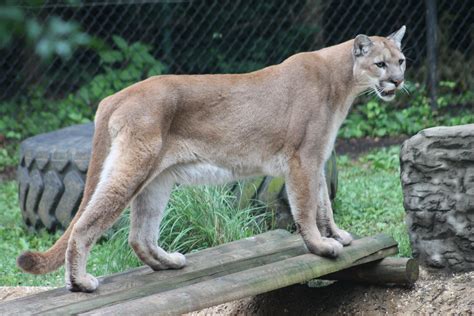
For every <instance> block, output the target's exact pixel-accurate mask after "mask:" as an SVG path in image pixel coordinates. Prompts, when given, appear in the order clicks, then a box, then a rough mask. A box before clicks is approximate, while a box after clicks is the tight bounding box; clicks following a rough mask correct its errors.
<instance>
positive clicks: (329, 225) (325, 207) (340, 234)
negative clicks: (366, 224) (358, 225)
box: [317, 169, 353, 246]
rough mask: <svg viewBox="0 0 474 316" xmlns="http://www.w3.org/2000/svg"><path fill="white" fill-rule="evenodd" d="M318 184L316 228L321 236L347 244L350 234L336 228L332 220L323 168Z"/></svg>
mask: <svg viewBox="0 0 474 316" xmlns="http://www.w3.org/2000/svg"><path fill="white" fill-rule="evenodd" d="M319 186H320V191H319V193H320V200H319V208H318V214H317V224H318V228H319V229H320V230H321V233H322V234H323V236H328V237H333V238H334V239H336V240H337V241H339V242H340V243H341V244H342V245H344V246H347V245H349V244H350V243H351V242H352V240H353V238H352V236H351V234H349V233H348V232H346V231H345V230H342V229H340V228H338V227H337V225H336V222H335V221H334V215H333V211H332V205H331V199H330V198H329V192H328V187H327V184H326V176H325V174H324V169H323V171H322V172H321V178H320V182H319Z"/></svg>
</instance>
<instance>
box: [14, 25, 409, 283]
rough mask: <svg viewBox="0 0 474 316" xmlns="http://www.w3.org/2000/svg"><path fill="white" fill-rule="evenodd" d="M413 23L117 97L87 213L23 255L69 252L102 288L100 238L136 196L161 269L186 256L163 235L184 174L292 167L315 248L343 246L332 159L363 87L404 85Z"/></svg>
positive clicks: (134, 209)
mask: <svg viewBox="0 0 474 316" xmlns="http://www.w3.org/2000/svg"><path fill="white" fill-rule="evenodd" d="M404 34H405V26H403V27H402V28H400V29H399V30H398V31H396V32H395V33H393V34H391V35H390V36H388V37H379V36H371V37H369V36H366V35H357V37H355V39H352V40H349V41H347V42H344V43H341V44H338V45H335V46H331V47H327V48H323V49H321V50H317V51H313V52H305V53H298V54H296V55H293V56H291V57H289V58H288V59H286V60H284V61H283V62H282V63H280V64H278V65H274V66H269V67H266V68H264V69H261V70H258V71H254V72H251V73H245V74H218V75H162V76H155V77H151V78H149V79H147V80H144V81H141V82H139V83H136V84H134V85H132V86H130V87H128V88H125V89H123V90H121V91H119V92H117V93H116V94H114V95H112V96H109V97H107V98H105V99H104V100H103V101H101V102H100V104H99V106H98V109H97V113H96V116H95V134H94V138H93V149H92V156H91V162H90V166H89V170H88V172H87V181H86V187H85V191H84V196H83V199H82V203H81V205H80V207H79V210H78V212H77V214H76V215H75V217H74V218H73V220H72V222H71V224H70V225H69V227H68V229H67V230H66V231H65V233H64V234H63V235H62V236H61V238H60V239H58V241H57V242H56V243H55V244H54V246H52V247H51V248H50V249H49V250H47V251H46V252H30V251H27V252H25V253H23V254H21V255H20V256H19V257H18V260H17V263H18V266H19V267H20V268H21V269H23V270H24V271H26V272H29V273H34V274H43V273H47V272H50V271H53V270H55V269H57V268H59V267H60V266H61V265H62V264H63V263H64V262H65V263H66V276H65V278H66V285H67V288H68V289H69V290H71V291H83V292H91V291H94V290H95V289H96V288H97V287H98V284H99V282H98V280H97V279H96V278H95V277H93V276H92V275H90V274H88V273H87V272H86V261H87V257H88V255H89V252H90V250H91V247H92V246H93V244H94V243H95V242H96V241H97V239H98V238H99V237H100V236H101V235H102V234H103V233H104V231H105V230H106V229H108V228H109V227H111V226H112V224H113V223H114V222H115V221H116V220H117V219H118V217H119V216H120V214H121V213H122V211H123V210H124V208H125V207H126V206H127V205H129V204H131V211H130V218H131V228H130V233H129V244H130V246H131V247H132V248H133V250H134V251H135V253H136V255H137V256H138V257H139V258H140V260H142V261H143V262H144V263H145V264H147V265H148V266H150V267H151V268H152V269H153V270H162V269H169V268H172V269H178V268H181V267H183V266H184V265H185V262H186V260H185V257H184V256H183V255H182V254H180V253H168V252H166V251H165V250H163V249H162V248H160V247H159V246H158V245H157V240H158V236H159V226H160V221H161V219H162V216H163V212H164V209H165V207H166V204H167V202H168V199H169V196H170V193H171V191H172V189H173V186H174V185H175V184H176V183H180V184H220V183H226V182H229V181H234V180H236V179H241V178H246V177H252V176H256V175H270V176H283V177H284V179H285V183H286V189H287V193H288V199H289V202H290V207H291V212H292V216H293V218H294V221H295V223H296V226H297V228H298V231H299V233H300V234H301V236H302V238H303V240H304V242H305V244H306V246H307V248H308V250H309V251H310V252H311V253H314V254H316V255H320V256H327V257H337V256H338V254H339V253H340V252H341V250H342V248H343V246H346V245H349V244H350V243H351V241H352V237H351V235H350V234H349V233H348V232H346V231H344V230H342V229H339V228H338V227H337V226H336V224H335V222H334V219H333V213H332V208H331V203H330V200H329V196H328V191H327V187H326V185H325V184H326V181H325V175H324V168H323V166H324V163H325V161H326V160H327V159H328V158H329V156H330V153H331V150H332V148H333V146H334V142H335V138H336V135H337V132H338V129H339V127H340V126H341V124H342V122H343V120H344V118H345V117H346V115H347V113H348V111H349V108H350V107H351V104H352V102H353V101H354V99H355V98H356V97H357V96H358V95H359V94H361V93H363V92H366V91H372V92H374V93H375V94H376V95H377V96H378V97H380V98H381V99H382V100H386V101H390V100H393V98H394V97H395V93H396V91H397V90H400V89H401V88H402V87H403V83H404V72H405V57H404V55H403V53H402V51H401V40H402V38H403V36H404ZM318 228H319V229H318Z"/></svg>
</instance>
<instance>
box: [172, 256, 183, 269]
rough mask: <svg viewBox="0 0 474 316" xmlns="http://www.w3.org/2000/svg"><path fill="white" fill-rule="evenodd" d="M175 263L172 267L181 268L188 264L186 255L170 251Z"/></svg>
mask: <svg viewBox="0 0 474 316" xmlns="http://www.w3.org/2000/svg"><path fill="white" fill-rule="evenodd" d="M170 257H171V259H172V261H173V263H172V264H171V265H170V268H172V269H181V268H182V267H184V266H185V265H186V257H185V256H184V255H183V254H182V253H179V252H173V253H170Z"/></svg>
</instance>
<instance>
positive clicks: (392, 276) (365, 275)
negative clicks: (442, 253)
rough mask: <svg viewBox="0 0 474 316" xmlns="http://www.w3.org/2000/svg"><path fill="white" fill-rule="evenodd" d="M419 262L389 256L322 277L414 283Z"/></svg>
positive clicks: (403, 283)
mask: <svg viewBox="0 0 474 316" xmlns="http://www.w3.org/2000/svg"><path fill="white" fill-rule="evenodd" d="M418 275H419V266H418V262H417V261H416V260H414V259H411V258H395V257H388V258H385V259H382V260H378V261H375V262H369V263H366V264H362V265H359V266H356V267H353V268H349V269H346V270H341V271H337V272H334V273H331V274H328V275H325V276H323V277H322V279H325V280H340V281H350V282H361V283H369V284H399V285H412V284H414V283H415V282H416V280H418Z"/></svg>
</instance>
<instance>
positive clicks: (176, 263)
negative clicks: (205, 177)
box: [129, 173, 186, 271]
mask: <svg viewBox="0 0 474 316" xmlns="http://www.w3.org/2000/svg"><path fill="white" fill-rule="evenodd" d="M173 185H174V181H173V179H172V177H171V176H167V175H166V173H164V174H160V175H158V176H157V177H156V178H155V179H154V180H153V181H152V182H151V183H150V184H148V185H147V186H146V187H145V188H144V189H143V190H142V191H141V192H140V194H138V195H137V197H136V198H135V199H134V200H133V202H132V209H131V212H130V218H131V223H130V235H129V244H130V246H131V247H132V248H133V250H134V251H135V254H136V255H137V256H138V258H140V260H141V261H143V263H145V264H146V265H148V266H149V267H150V268H152V269H153V270H155V271H156V270H164V269H179V268H182V267H184V265H185V264H186V259H185V257H184V256H183V255H182V254H180V253H178V252H175V253H168V252H166V251H165V250H163V249H162V248H160V247H159V246H158V245H157V241H158V238H159V235H160V223H161V220H162V218H163V213H164V211H165V208H166V205H167V203H168V200H169V197H170V194H171V191H172V189H173Z"/></svg>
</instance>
